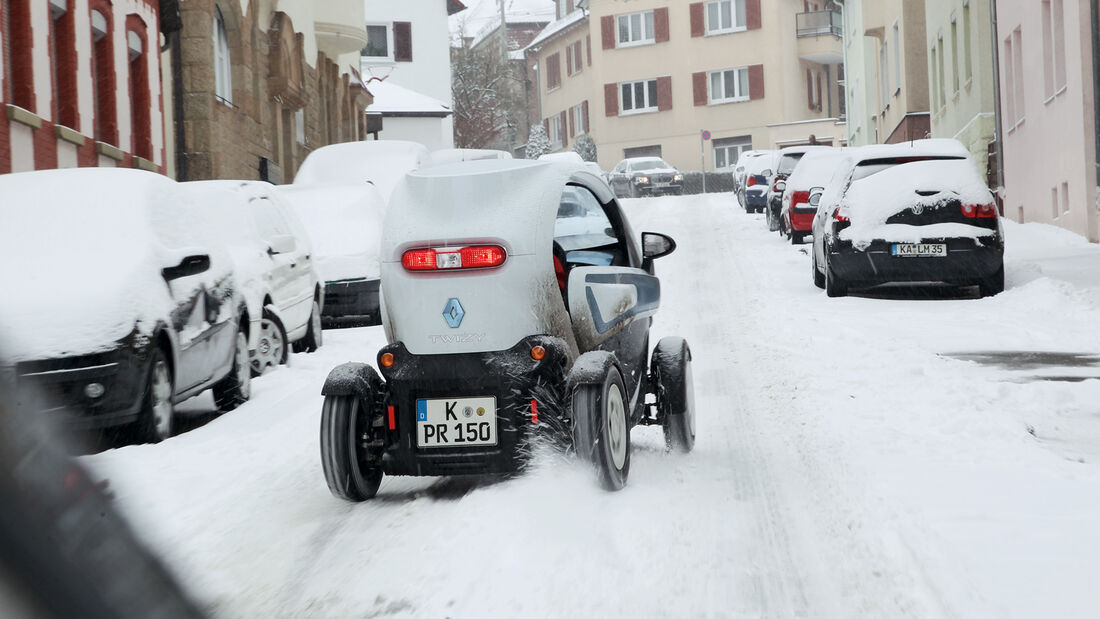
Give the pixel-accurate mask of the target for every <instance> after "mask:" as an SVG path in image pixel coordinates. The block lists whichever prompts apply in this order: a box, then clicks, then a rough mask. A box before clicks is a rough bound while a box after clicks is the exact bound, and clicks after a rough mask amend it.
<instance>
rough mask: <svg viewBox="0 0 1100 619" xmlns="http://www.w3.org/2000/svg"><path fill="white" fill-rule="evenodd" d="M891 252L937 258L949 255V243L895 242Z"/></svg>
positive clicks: (909, 256)
mask: <svg viewBox="0 0 1100 619" xmlns="http://www.w3.org/2000/svg"><path fill="white" fill-rule="evenodd" d="M890 254H891V255H893V256H900V257H903V258H935V257H939V256H946V255H947V245H945V244H943V243H905V244H902V243H895V244H894V246H893V247H891V249H890Z"/></svg>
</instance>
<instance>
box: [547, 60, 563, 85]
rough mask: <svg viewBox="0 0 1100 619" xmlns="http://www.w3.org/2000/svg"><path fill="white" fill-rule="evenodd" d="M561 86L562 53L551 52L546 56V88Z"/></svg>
mask: <svg viewBox="0 0 1100 619" xmlns="http://www.w3.org/2000/svg"><path fill="white" fill-rule="evenodd" d="M559 86H561V55H560V54H550V55H549V56H547V57H546V90H554V89H555V88H557V87H559Z"/></svg>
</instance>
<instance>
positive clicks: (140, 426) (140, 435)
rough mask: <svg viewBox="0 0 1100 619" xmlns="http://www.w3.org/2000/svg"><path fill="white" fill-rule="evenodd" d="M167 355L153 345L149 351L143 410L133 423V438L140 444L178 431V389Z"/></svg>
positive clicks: (157, 439)
mask: <svg viewBox="0 0 1100 619" xmlns="http://www.w3.org/2000/svg"><path fill="white" fill-rule="evenodd" d="M173 382H174V381H173V380H172V368H171V366H169V365H168V357H167V356H166V355H165V354H164V351H163V350H161V349H160V348H159V347H156V346H154V347H153V348H152V351H151V352H150V354H149V373H148V375H147V376H146V378H145V389H144V390H143V396H142V401H141V413H140V414H139V416H138V420H137V422H136V423H135V424H134V439H135V440H136V441H137V442H140V443H159V442H161V441H163V440H164V439H166V438H170V437H171V436H172V434H173V433H174V432H175V429H176V428H175V407H174V406H173V404H172V397H173V396H174V395H175V390H174V386H173Z"/></svg>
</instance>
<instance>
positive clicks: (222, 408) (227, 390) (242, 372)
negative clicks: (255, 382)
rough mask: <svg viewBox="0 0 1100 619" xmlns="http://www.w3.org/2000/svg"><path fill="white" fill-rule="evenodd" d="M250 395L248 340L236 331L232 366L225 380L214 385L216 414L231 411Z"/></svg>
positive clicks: (250, 371)
mask: <svg viewBox="0 0 1100 619" xmlns="http://www.w3.org/2000/svg"><path fill="white" fill-rule="evenodd" d="M250 395H252V364H251V363H250V362H249V359H248V339H247V338H246V337H245V335H244V331H241V330H239V329H238V330H237V344H236V350H234V351H233V366H232V367H231V368H230V370H229V374H226V376H225V378H223V379H221V380H219V381H218V382H217V383H215V384H214V404H215V405H217V407H218V412H222V413H225V412H228V411H231V410H233V409H235V408H237V407H238V406H240V405H241V404H244V403H245V402H247V401H248V397H249V396H250Z"/></svg>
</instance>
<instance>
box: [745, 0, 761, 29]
mask: <svg viewBox="0 0 1100 619" xmlns="http://www.w3.org/2000/svg"><path fill="white" fill-rule="evenodd" d="M759 27H760V0H745V28H746V29H748V30H756V29H757V28H759Z"/></svg>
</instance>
